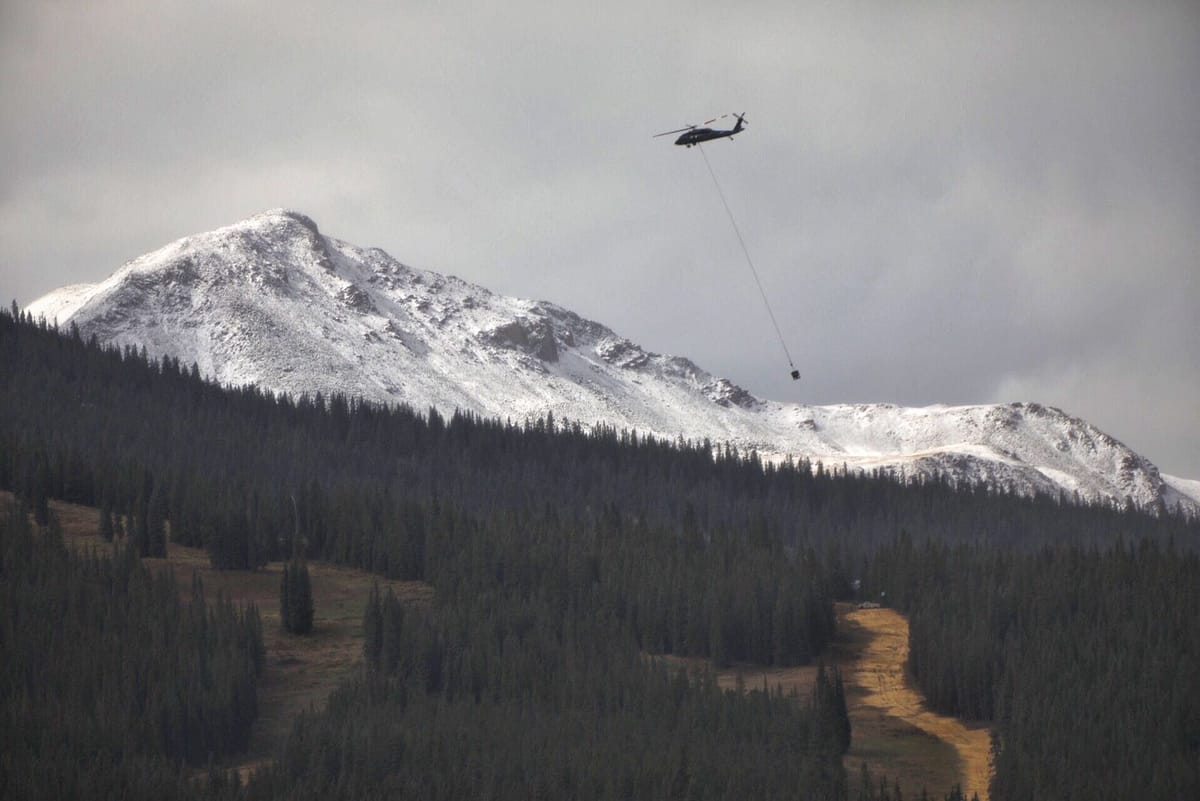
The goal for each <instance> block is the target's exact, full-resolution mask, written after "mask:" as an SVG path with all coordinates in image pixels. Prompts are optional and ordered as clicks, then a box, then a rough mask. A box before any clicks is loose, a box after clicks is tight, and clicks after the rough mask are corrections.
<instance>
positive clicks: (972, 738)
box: [842, 609, 991, 801]
mask: <svg viewBox="0 0 1200 801" xmlns="http://www.w3.org/2000/svg"><path fill="white" fill-rule="evenodd" d="M842 621H843V624H844V625H845V626H847V627H849V628H856V629H860V630H861V631H862V632H863V633H864V634H865V637H862V638H861V642H862V650H861V653H860V654H859V656H858V658H856V659H852V660H847V661H846V662H843V663H842V673H843V680H844V681H845V682H846V683H847V689H848V694H849V695H851V702H852V703H854V704H862V705H864V706H867V707H871V708H873V709H876V710H879V711H880V712H882V713H883V714H884V715H886V716H887V717H890V718H895V719H897V720H900V721H903V722H904V723H907V724H910V725H912V726H914V727H916V728H917V729H920V730H921V731H923V732H925V733H926V734H929V735H931V736H933V737H935V738H937V739H938V740H940V741H942V742H944V743H946V744H948V745H949V746H951V747H952V748H953V749H954V751H955V752H956V753H957V755H958V762H959V773H960V774H961V777H962V778H961V782H962V789H963V793H964V795H966V797H967V798H970V797H971V795H972V793H978V794H979V798H980V799H982V801H987V798H988V780H989V779H990V777H991V762H990V759H991V739H990V736H989V732H988V728H987V726H985V725H983V724H971V723H964V722H963V721H962V720H960V719H958V718H952V717H947V716H945V715H940V714H938V713H937V712H934V711H933V710H931V709H930V708H929V705H928V703H927V702H926V700H925V696H924V695H922V694H921V692H920V690H918V689H916V687H915V686H914V685H913V683H912V677H911V676H910V675H909V674H908V671H907V669H906V663H907V661H908V620H907V619H905V617H904V616H903V615H901V614H900V613H899V612H896V611H895V610H893V609H853V610H850V611H847V612H846V613H845V614H844V615H843V617H842ZM851 716H852V717H851V720H852V723H853V719H854V717H856V716H855V715H854V712H853V710H852V711H851ZM933 789H934V788H932V787H931V788H930V790H933ZM940 792H944V788H941V789H939V793H940Z"/></svg>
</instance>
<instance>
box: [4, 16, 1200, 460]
mask: <svg viewBox="0 0 1200 801" xmlns="http://www.w3.org/2000/svg"><path fill="white" fill-rule="evenodd" d="M910 5H911V4H910ZM1197 31H1200V11H1198V10H1197V8H1196V6H1195V5H1194V4H1192V3H1186V2H1181V3H1168V2H1161V3H1154V4H1134V3H1112V4H1106V3H1098V4H1089V5H1088V6H1087V7H1086V8H1082V7H1079V6H1077V5H1076V4H1045V3H1040V4H1030V5H1015V4H1004V5H1003V6H998V5H996V4H980V5H978V6H975V5H972V4H941V3H926V4H919V6H918V7H917V8H915V9H914V8H904V9H900V8H899V7H896V6H895V4H888V3H857V4H841V5H836V6H830V5H828V4H816V3H813V4H805V3H783V2H780V3H769V2H761V3H751V4H749V5H747V4H736V5H735V4H727V3H715V2H711V3H679V2H665V3H655V4H651V5H647V4H644V3H622V2H616V3H606V4H593V5H592V6H590V7H589V8H587V9H586V10H580V9H576V8H572V7H571V6H570V4H560V7H558V8H556V9H554V10H547V9H546V8H545V4H537V3H527V2H526V3H523V2H520V1H519V0H511V1H510V2H506V3H503V4H500V3H478V2H473V3H466V2H462V3H453V2H451V3H433V2H424V3H404V4H400V5H399V6H397V5H396V4H389V3H377V4H354V5H353V6H347V7H340V8H334V7H331V6H329V5H328V4H324V3H315V2H299V1H293V2H289V3H259V4H242V3H232V2H230V3H206V4H183V3H179V4H170V3H167V4H164V3H150V2H115V1H114V2H105V3H74V2H58V3H37V4H13V3H9V4H4V5H2V6H0V104H2V106H3V108H5V112H6V113H5V122H4V123H3V125H0V241H2V242H3V243H4V245H5V247H4V249H3V251H0V289H3V290H4V294H6V295H11V296H13V297H15V298H16V299H17V300H18V302H21V303H27V302H28V301H30V300H32V299H34V298H35V297H37V296H38V295H40V294H42V293H43V292H45V291H48V290H50V289H52V288H54V287H56V286H59V285H62V284H65V283H72V282H77V281H95V280H98V279H100V278H102V277H104V276H105V275H107V274H108V273H110V272H111V271H112V270H113V269H115V268H116V267H117V266H118V265H119V264H120V263H121V262H123V261H125V260H126V259H129V258H132V257H134V256H137V255H140V254H141V253H143V252H145V251H148V250H150V249H153V248H155V247H158V246H160V245H162V244H165V243H166V242H168V241H170V240H171V239H174V238H176V237H179V236H182V235H186V234H188V233H193V232H196V231H200V230H207V229H210V228H214V227H217V226H220V225H224V224H228V223H230V222H233V221H235V220H237V219H240V218H241V217H244V216H247V215H249V214H252V213H254V212H256V211H260V210H262V209H264V208H268V207H272V206H278V205H286V206H291V207H294V208H298V209H301V210H303V211H305V212H306V213H308V214H310V215H311V216H313V217H314V218H315V219H316V220H317V221H318V223H319V224H320V225H321V227H322V229H323V230H324V231H325V232H327V233H330V234H332V235H334V236H338V237H340V238H343V239H347V240H349V241H352V242H355V243H357V244H362V245H377V246H381V247H383V248H385V249H386V250H388V251H389V252H391V253H392V254H393V255H395V256H396V257H398V258H400V259H402V260H404V261H407V262H408V263H410V264H413V265H415V266H420V267H425V268H428V269H434V270H439V271H443V272H451V273H455V274H457V275H460V276H462V277H464V278H467V279H469V280H473V281H477V282H479V283H481V284H484V285H485V286H488V287H490V288H492V289H494V290H497V291H501V292H504V293H508V294H515V295H520V296H526V297H539V298H545V299H549V300H553V301H555V302H558V303H561V304H563V305H566V306H568V307H570V308H573V309H575V310H576V311H579V312H580V313H582V314H584V315H586V316H589V317H593V318H595V319H598V320H600V321H603V322H605V323H606V324H608V325H611V326H612V327H614V328H616V329H617V330H619V331H621V332H622V333H624V334H625V335H627V336H629V337H631V338H633V339H635V340H638V341H640V342H642V343H643V344H645V345H646V346H647V347H650V348H653V349H656V350H661V351H665V352H673V353H680V354H686V355H688V356H690V357H692V358H693V359H695V360H696V361H697V362H699V363H701V364H702V365H704V366H705V367H707V368H709V369H711V370H713V371H715V372H718V373H721V374H724V375H728V376H730V377H731V378H733V379H734V380H736V381H738V382H739V383H741V384H743V385H745V386H746V387H747V388H749V389H751V390H752V391H754V392H755V393H756V394H759V395H761V396H765V397H772V398H778V399H781V400H796V401H802V402H811V403H833V402H843V401H893V402H898V403H905V404H927V403H937V402H945V403H976V402H990V401H997V400H1012V399H1026V400H1037V401H1041V402H1044V403H1051V404H1054V405H1058V406H1061V407H1063V408H1065V409H1067V410H1068V411H1070V412H1073V413H1076V414H1080V415H1082V416H1085V417H1087V418H1088V419H1090V420H1092V421H1093V422H1095V423H1097V424H1098V425H1101V426H1102V427H1104V428H1105V429H1106V430H1108V431H1109V432H1110V433H1112V434H1113V435H1115V436H1117V437H1118V438H1120V439H1123V440H1125V441H1126V442H1127V443H1128V444H1130V445H1131V446H1133V447H1135V448H1137V449H1139V450H1141V451H1142V452H1143V453H1145V454H1146V455H1147V456H1149V457H1150V458H1151V459H1152V460H1154V461H1155V462H1156V463H1158V464H1159V465H1160V466H1161V467H1162V468H1163V469H1165V470H1167V471H1168V472H1174V473H1178V474H1182V475H1185V476H1190V477H1200V415H1197V414H1196V411H1195V410H1196V408H1197V403H1196V398H1197V397H1198V391H1200V323H1198V322H1197V321H1198V320H1200V287H1198V286H1197V278H1196V274H1197V270H1198V269H1200V264H1198V263H1197V256H1196V254H1197V253H1200V234H1198V233H1197V226H1196V224H1195V221H1196V220H1197V219H1200V151H1197V149H1196V147H1195V145H1196V142H1197V141H1200V99H1198V97H1197V95H1196V93H1195V76H1196V75H1200V36H1197ZM730 111H748V112H749V120H750V129H749V130H748V131H747V133H746V134H745V135H744V136H741V137H739V138H738V139H737V140H736V141H734V142H732V143H730V142H714V143H712V144H711V145H710V146H709V148H708V149H707V152H708V154H709V156H710V159H711V161H712V165H713V168H714V169H715V170H716V171H717V174H718V177H719V178H720V180H721V182H722V185H723V187H724V189H725V192H726V195H727V197H728V199H729V202H730V205H731V206H732V208H733V210H734V212H735V214H736V215H737V218H738V221H739V224H740V225H741V228H742V231H743V233H744V234H745V237H746V241H747V244H748V246H749V248H750V251H751V254H752V256H753V258H754V261H755V264H756V266H757V267H758V270H759V273H760V274H761V276H762V279H763V283H764V285H765V286H766V287H767V289H768V291H769V293H770V297H771V299H772V303H773V304H774V306H775V310H776V312H777V314H778V316H779V320H780V324H781V327H782V328H783V330H784V334H785V337H786V340H787V342H788V345H789V348H790V350H791V352H792V355H793V356H794V357H795V359H796V362H797V365H798V366H799V367H800V368H801V370H802V372H803V373H804V374H805V380H804V381H803V382H801V383H800V384H793V383H792V382H791V381H790V380H788V378H787V374H786V373H787V369H786V367H787V366H786V363H785V361H784V358H783V355H782V352H781V350H780V348H779V345H778V343H777V342H776V341H775V337H774V332H773V329H772V328H771V326H770V322H769V321H768V320H767V319H766V316H765V313H764V312H763V309H762V304H761V300H760V298H759V297H758V294H757V290H756V289H755V288H754V285H753V282H752V280H751V277H750V274H749V270H748V269H747V267H746V265H745V263H744V261H743V258H742V254H741V251H740V249H739V248H738V244H737V241H736V238H735V237H734V235H733V232H732V231H731V230H730V229H729V227H728V224H727V220H725V217H724V211H723V209H722V208H721V205H720V201H719V199H718V198H717V196H716V194H715V192H714V191H713V187H712V184H711V180H710V178H709V176H708V173H707V171H706V170H705V167H704V164H703V162H702V160H701V159H700V157H699V154H698V153H696V152H695V151H686V152H685V151H683V150H682V149H681V148H673V147H671V146H670V145H669V143H668V142H667V141H666V138H664V139H651V138H650V134H652V133H656V132H658V131H660V130H666V129H670V128H675V127H679V126H680V125H682V124H685V123H690V122H698V121H700V120H703V119H705V118H707V117H708V116H712V115H714V114H717V113H725V112H730Z"/></svg>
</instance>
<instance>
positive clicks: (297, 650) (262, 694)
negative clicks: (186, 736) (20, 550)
mask: <svg viewBox="0 0 1200 801" xmlns="http://www.w3.org/2000/svg"><path fill="white" fill-rule="evenodd" d="M10 500H11V495H8V494H7V493H0V503H5V504H6V503H7V502H8V501H10ZM50 508H51V510H52V511H53V512H54V514H55V515H57V516H58V520H59V522H60V523H61V524H62V527H63V534H64V536H65V539H66V541H67V543H68V544H69V545H71V546H73V547H76V548H80V549H89V548H90V549H96V550H98V551H100V552H111V551H112V546H111V545H110V544H108V543H106V542H104V540H102V539H101V538H100V535H99V511H98V510H96V509H93V508H90V507H86V506H76V505H74V504H67V503H60V502H57V501H51V502H50ZM144 561H145V563H146V565H147V566H148V567H150V568H152V569H156V570H171V571H173V572H174V574H175V578H176V580H177V581H178V583H179V587H180V590H181V591H182V592H183V594H184V596H185V597H186V596H188V595H190V593H191V588H192V576H193V575H199V576H200V579H201V581H202V582H203V584H204V592H205V595H206V596H207V597H209V598H216V597H217V594H218V593H220V594H221V595H223V596H225V597H226V598H229V599H231V600H232V601H234V602H235V603H240V604H248V603H253V604H255V605H256V606H258V611H259V615H260V616H261V617H262V622H263V642H264V645H265V646H266V657H267V658H266V662H265V667H264V670H263V675H262V677H261V678H260V680H259V687H258V706H259V716H258V720H257V721H255V724H254V731H253V733H252V735H251V739H250V746H249V749H248V750H247V752H246V753H245V754H243V755H242V756H241V757H239V758H238V759H237V760H236V761H235V764H232V765H230V766H229V767H230V768H235V769H237V770H239V771H240V772H242V773H243V775H245V774H246V773H247V772H248V771H249V770H252V769H253V768H254V767H255V766H258V765H261V764H263V763H265V762H268V761H270V760H271V759H273V758H274V757H275V755H276V754H277V753H278V752H279V749H280V746H282V744H283V742H284V740H285V738H286V737H287V734H288V732H289V731H291V727H292V721H293V720H295V718H296V717H297V716H298V715H299V714H300V713H301V712H302V711H304V710H305V709H308V708H309V707H314V708H320V707H321V706H322V705H323V704H324V703H325V699H326V698H328V697H329V694H330V693H331V692H332V691H333V690H334V689H335V688H336V687H337V685H338V683H339V682H340V681H341V680H342V678H343V677H344V676H345V675H346V674H347V673H348V672H349V671H351V670H353V669H355V667H356V665H357V664H358V662H359V660H360V659H361V657H362V636H363V635H362V616H363V610H364V609H365V608H366V603H367V598H368V597H369V595H370V592H371V587H372V586H373V585H374V584H376V583H378V584H379V586H380V590H381V591H386V590H387V588H388V587H390V588H391V589H392V592H394V593H395V594H396V595H397V596H398V597H399V598H401V599H402V600H405V601H407V602H410V603H428V602H429V601H431V600H432V598H433V588H432V587H430V586H429V585H428V584H425V583H423V582H419V581H388V580H387V579H383V578H380V577H379V576H376V575H374V574H371V573H365V572H363V571H361V570H352V569H349V568H344V567H338V566H336V565H331V564H328V563H326V562H315V561H310V562H309V563H308V571H309V577H310V579H311V581H312V589H313V606H314V608H315V616H314V619H313V632H312V634H310V635H307V636H296V635H292V634H288V633H287V632H285V631H284V630H283V626H282V625H281V623H280V620H279V585H280V582H281V580H282V578H283V563H282V562H271V563H270V564H268V565H267V566H266V567H265V568H263V569H261V570H256V571H246V570H213V569H212V567H210V566H209V563H208V555H207V554H205V552H204V551H202V550H199V549H196V548H185V547H183V546H180V545H175V544H173V543H169V544H168V545H167V557H166V558H165V559H146V560H144Z"/></svg>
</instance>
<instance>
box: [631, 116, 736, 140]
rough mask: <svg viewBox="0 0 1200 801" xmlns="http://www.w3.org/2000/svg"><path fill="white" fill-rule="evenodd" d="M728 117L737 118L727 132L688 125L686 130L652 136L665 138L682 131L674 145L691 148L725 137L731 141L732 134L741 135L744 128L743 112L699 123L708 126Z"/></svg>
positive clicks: (664, 132)
mask: <svg viewBox="0 0 1200 801" xmlns="http://www.w3.org/2000/svg"><path fill="white" fill-rule="evenodd" d="M729 116H734V117H737V125H734V126H733V128H732V129H731V130H728V131H723V130H720V129H714V128H700V127H698V126H696V125H689V126H688V127H686V128H676V129H675V130H673V131H663V132H662V133H660V134H655V135H654V136H667V135H668V134H673V133H679V132H680V131H684V132H685V133H684V134H683V136H681V137H679V138H678V139H676V140H675V144H677V145H683V146H684V147H691V146H692V145H698V144H700V143H701V142H707V141H709V140H710V139H724V138H726V137H729V138H730V139H732V138H733V135H734V134H736V133H741V132H742V129H743V128H745V127H746V113H745V112H742V113H741V114H733V115H729V114H722V115H721V116H720V117H713V118H712V119H711V120H706V121H704V122H702V123H700V125H709V124H711V123H714V122H716V121H717V120H723V119H725V118H726V117H729ZM652 138H653V137H652Z"/></svg>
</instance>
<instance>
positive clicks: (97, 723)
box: [0, 507, 263, 799]
mask: <svg viewBox="0 0 1200 801" xmlns="http://www.w3.org/2000/svg"><path fill="white" fill-rule="evenodd" d="M2 514H3V517H2V518H0V656H2V658H0V796H2V797H4V798H25V799H40V798H45V799H50V798H79V799H87V798H95V799H110V798H146V799H154V798H169V797H175V796H188V795H191V794H192V793H191V792H190V790H189V788H188V787H187V786H185V785H182V784H180V782H179V779H178V770H177V769H176V766H178V765H180V764H186V765H191V766H194V767H203V766H204V765H205V764H207V763H208V761H209V760H211V759H213V758H218V759H219V758H220V757H222V756H224V755H227V754H231V753H236V752H237V751H240V750H241V749H243V748H244V747H245V745H246V742H247V739H248V738H249V733H250V724H251V723H252V722H253V720H254V717H255V715H256V714H257V701H256V682H257V676H258V673H259V671H260V670H261V668H262V659H263V645H262V628H261V623H260V622H259V617H258V612H257V610H255V609H254V608H253V607H251V608H249V609H236V608H234V607H233V606H232V605H231V604H229V603H227V602H223V601H218V602H216V603H211V604H210V603H209V602H208V600H206V598H205V594H204V588H203V587H202V586H201V585H199V584H197V585H196V586H194V587H192V592H191V595H192V598H191V601H190V602H189V603H187V604H184V603H181V602H180V600H179V590H178V589H177V588H176V586H175V582H174V580H173V579H172V578H171V577H170V576H169V575H166V576H155V575H152V574H151V573H150V571H149V570H147V569H146V568H145V567H143V566H142V564H141V562H140V561H139V560H138V558H137V556H136V555H135V554H133V553H132V551H129V550H123V551H120V552H119V553H117V555H116V556H114V557H111V558H110V557H100V556H94V555H73V554H71V553H70V552H69V551H68V550H67V548H66V546H65V545H64V544H63V542H62V539H61V537H60V536H59V535H58V534H57V532H56V530H55V528H54V527H53V526H50V527H48V528H47V529H46V530H45V531H44V532H42V534H40V535H37V536H35V534H34V532H33V530H32V528H31V526H30V525H29V523H28V521H27V520H26V515H25V512H24V510H23V509H17V508H15V507H14V508H12V509H5V510H3V513H2ZM214 789H216V788H214Z"/></svg>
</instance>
